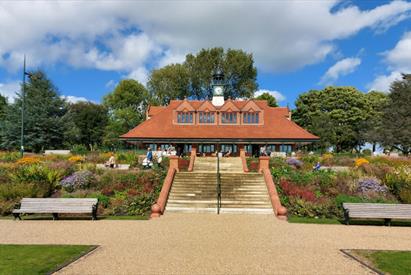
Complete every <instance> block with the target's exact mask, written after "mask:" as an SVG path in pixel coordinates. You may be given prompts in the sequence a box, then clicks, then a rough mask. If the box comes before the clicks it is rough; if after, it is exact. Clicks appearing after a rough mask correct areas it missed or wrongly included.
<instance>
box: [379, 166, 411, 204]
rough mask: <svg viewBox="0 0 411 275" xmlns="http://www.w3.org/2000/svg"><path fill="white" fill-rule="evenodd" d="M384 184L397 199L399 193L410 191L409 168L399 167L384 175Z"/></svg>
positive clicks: (410, 168) (410, 172) (410, 177)
mask: <svg viewBox="0 0 411 275" xmlns="http://www.w3.org/2000/svg"><path fill="white" fill-rule="evenodd" d="M385 184H386V185H387V186H388V188H390V190H391V192H392V193H393V194H394V195H396V196H397V197H400V193H401V191H403V190H411V167H409V166H400V167H397V168H395V169H394V170H393V171H392V172H390V173H388V174H387V175H386V177H385ZM405 193H406V192H405Z"/></svg>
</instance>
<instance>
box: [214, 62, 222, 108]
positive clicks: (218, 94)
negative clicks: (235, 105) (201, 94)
mask: <svg viewBox="0 0 411 275" xmlns="http://www.w3.org/2000/svg"><path fill="white" fill-rule="evenodd" d="M224 86H225V82H224V73H223V71H222V70H221V69H217V70H216V71H215V72H214V74H213V81H212V83H211V87H212V88H213V100H212V101H211V103H212V104H213V105H214V106H222V105H224Z"/></svg>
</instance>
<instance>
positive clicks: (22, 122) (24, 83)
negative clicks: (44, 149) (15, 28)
mask: <svg viewBox="0 0 411 275" xmlns="http://www.w3.org/2000/svg"><path fill="white" fill-rule="evenodd" d="M26 75H27V76H28V77H29V78H31V77H32V74H30V73H28V72H26V55H24V61H23V94H22V103H21V129H20V130H21V133H20V155H21V157H23V155H24V101H25V98H26Z"/></svg>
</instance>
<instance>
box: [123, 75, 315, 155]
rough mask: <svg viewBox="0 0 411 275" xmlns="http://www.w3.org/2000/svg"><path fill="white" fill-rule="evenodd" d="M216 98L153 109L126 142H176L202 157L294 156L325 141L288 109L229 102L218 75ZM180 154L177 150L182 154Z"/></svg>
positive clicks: (257, 102)
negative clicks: (264, 152) (261, 151)
mask: <svg viewBox="0 0 411 275" xmlns="http://www.w3.org/2000/svg"><path fill="white" fill-rule="evenodd" d="M212 86H213V98H212V100H211V101H209V100H201V101H200V100H188V99H185V100H171V102H170V104H169V105H168V106H150V107H149V108H148V110H147V119H146V121H144V122H143V123H141V124H139V125H138V126H137V127H135V128H134V129H131V130H130V131H129V132H128V133H126V134H124V135H122V136H121V137H120V138H121V139H123V140H126V141H128V142H134V143H140V144H141V143H142V144H144V145H145V146H147V147H148V146H150V147H151V148H152V149H157V148H158V147H159V146H160V147H161V148H162V149H166V148H167V147H168V146H170V145H171V144H172V145H173V146H175V147H176V148H178V149H179V150H180V151H183V152H185V153H189V152H191V150H192V148H196V152H197V154H199V155H209V154H212V153H214V152H216V151H218V152H220V151H223V152H227V151H229V150H230V151H231V152H232V155H234V156H235V155H238V154H239V152H240V149H242V150H244V151H245V152H246V154H248V155H251V154H256V153H257V154H258V151H259V147H261V146H266V148H267V150H269V151H271V152H286V153H289V152H292V151H294V150H296V148H297V147H298V146H300V145H306V144H310V143H312V142H315V141H318V140H319V138H318V137H317V136H315V135H313V134H311V133H309V132H308V131H307V130H305V129H303V128H302V127H300V126H298V125H297V124H296V123H294V122H293V121H292V119H291V112H290V110H289V109H288V107H270V106H268V104H267V101H265V100H255V99H250V100H231V99H228V100H225V98H224V86H225V83H224V75H223V73H222V72H221V71H218V72H216V73H215V74H214V75H213V82H212ZM179 150H177V151H179Z"/></svg>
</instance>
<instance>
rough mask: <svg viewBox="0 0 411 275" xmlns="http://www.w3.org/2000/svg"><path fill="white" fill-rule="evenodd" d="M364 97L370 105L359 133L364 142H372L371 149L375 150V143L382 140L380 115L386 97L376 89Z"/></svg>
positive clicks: (386, 99) (382, 126)
mask: <svg viewBox="0 0 411 275" xmlns="http://www.w3.org/2000/svg"><path fill="white" fill-rule="evenodd" d="M365 97H366V99H367V101H368V104H369V105H370V106H371V113H370V114H369V116H368V119H367V120H365V121H364V123H363V126H362V129H361V132H360V135H361V138H362V139H363V140H364V142H369V143H371V144H372V151H373V152H375V150H376V146H377V144H378V143H380V142H381V140H382V139H381V138H382V130H383V128H384V125H383V123H382V116H383V112H384V108H385V106H386V105H387V102H388V97H387V95H386V94H384V93H383V92H377V91H371V92H369V93H367V94H366V95H365Z"/></svg>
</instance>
